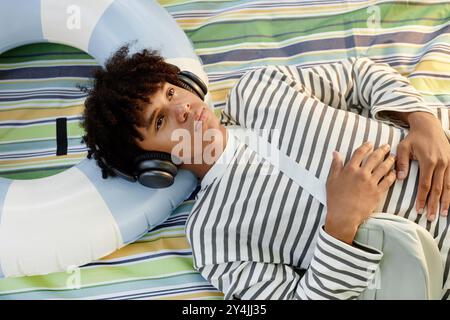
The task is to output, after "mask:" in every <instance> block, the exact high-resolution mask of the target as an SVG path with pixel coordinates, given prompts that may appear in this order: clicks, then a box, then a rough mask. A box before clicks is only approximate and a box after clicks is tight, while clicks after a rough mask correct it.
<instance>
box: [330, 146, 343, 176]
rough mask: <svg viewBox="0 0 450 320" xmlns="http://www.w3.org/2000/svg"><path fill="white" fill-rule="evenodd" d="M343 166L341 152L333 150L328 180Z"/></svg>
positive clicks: (337, 174) (336, 174)
mask: <svg viewBox="0 0 450 320" xmlns="http://www.w3.org/2000/svg"><path fill="white" fill-rule="evenodd" d="M343 167H344V164H343V163H342V157H341V154H340V153H339V152H337V151H333V160H332V161H331V166H330V171H329V173H328V180H330V179H334V178H337V177H338V176H339V173H340V172H341V170H342V168H343Z"/></svg>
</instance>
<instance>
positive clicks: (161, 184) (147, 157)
mask: <svg viewBox="0 0 450 320" xmlns="http://www.w3.org/2000/svg"><path fill="white" fill-rule="evenodd" d="M178 79H179V80H180V84H181V86H182V87H183V88H184V89H186V90H189V91H191V92H192V93H194V94H196V95H197V96H198V97H199V98H200V99H202V100H205V96H206V94H207V93H208V89H207V87H206V85H205V83H204V82H203V81H202V80H201V79H200V78H199V77H197V76H196V75H195V74H193V73H192V72H189V71H181V72H179V73H178ZM100 161H101V162H102V163H103V164H104V165H105V166H106V167H107V168H109V169H110V170H112V171H113V172H114V173H115V174H116V175H118V176H119V177H122V178H124V179H126V180H128V181H131V182H135V181H139V183H140V184H142V185H144V186H146V187H149V188H158V189H159V188H166V187H169V186H171V185H172V184H173V182H174V180H175V176H176V175H177V166H176V165H175V164H174V163H173V162H172V156H171V155H170V154H169V153H165V152H156V151H147V152H145V153H143V154H141V155H139V156H137V157H136V158H135V159H134V163H133V165H134V168H135V170H134V173H133V175H128V174H125V173H123V172H122V171H120V170H118V169H116V168H114V167H112V166H110V165H108V164H107V163H106V161H105V159H103V158H100Z"/></svg>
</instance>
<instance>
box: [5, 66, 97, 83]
mask: <svg viewBox="0 0 450 320" xmlns="http://www.w3.org/2000/svg"><path fill="white" fill-rule="evenodd" d="M96 69H98V67H97V66H56V67H28V68H17V69H9V70H0V78H1V79H8V80H14V79H41V78H60V77H78V78H92V76H93V73H94V71H95V70H96Z"/></svg>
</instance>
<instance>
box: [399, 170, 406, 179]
mask: <svg viewBox="0 0 450 320" xmlns="http://www.w3.org/2000/svg"><path fill="white" fill-rule="evenodd" d="M397 177H398V178H399V179H405V178H406V172H405V171H398V172H397Z"/></svg>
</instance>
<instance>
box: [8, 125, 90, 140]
mask: <svg viewBox="0 0 450 320" xmlns="http://www.w3.org/2000/svg"><path fill="white" fill-rule="evenodd" d="M83 134H84V131H83V129H82V128H81V127H80V122H79V121H70V122H68V123H67V136H68V137H71V138H73V137H81V136H82V135H83ZM0 137H1V143H4V142H8V141H16V140H27V139H30V138H33V139H49V138H55V137H56V123H52V124H44V125H33V126H30V127H14V128H13V129H12V128H2V127H0Z"/></svg>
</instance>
